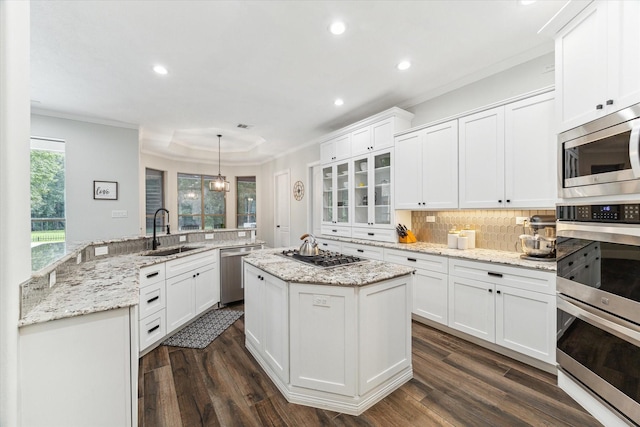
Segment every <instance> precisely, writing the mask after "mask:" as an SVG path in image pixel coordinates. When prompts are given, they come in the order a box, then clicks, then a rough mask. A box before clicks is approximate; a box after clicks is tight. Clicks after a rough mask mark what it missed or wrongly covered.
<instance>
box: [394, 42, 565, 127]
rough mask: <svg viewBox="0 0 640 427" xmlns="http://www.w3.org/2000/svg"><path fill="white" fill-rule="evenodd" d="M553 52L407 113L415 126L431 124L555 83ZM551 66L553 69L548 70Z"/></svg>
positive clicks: (442, 96)
mask: <svg viewBox="0 0 640 427" xmlns="http://www.w3.org/2000/svg"><path fill="white" fill-rule="evenodd" d="M553 65H554V54H553V52H551V53H548V54H546V55H543V56H540V57H538V58H535V59H532V60H531V61H528V62H525V63H523V64H520V65H516V66H515V67H512V68H509V69H507V70H505V71H502V72H500V73H497V74H494V75H492V76H489V77H487V78H484V79H482V80H478V81H477V82H475V83H471V84H468V85H466V86H463V87H461V88H459V89H456V90H453V91H451V92H447V93H445V94H443V95H440V96H438V97H436V98H433V99H430V100H428V101H425V102H423V103H421V104H418V105H415V106H413V107H411V108H406V110H408V111H411V112H412V113H414V114H415V117H414V118H413V120H412V122H411V125H412V127H415V126H420V125H423V124H426V123H431V122H434V121H436V120H440V119H443V118H446V117H450V116H453V115H456V114H460V113H463V112H465V111H469V110H472V109H475V108H480V107H483V106H485V105H489V104H493V103H495V102H499V101H502V100H504V99H508V98H512V97H514V96H517V95H522V94H524V93H527V92H531V91H533V90H536V89H541V88H544V87H547V86H552V85H553V84H554V81H555V79H554V72H553ZM549 67H551V68H549Z"/></svg>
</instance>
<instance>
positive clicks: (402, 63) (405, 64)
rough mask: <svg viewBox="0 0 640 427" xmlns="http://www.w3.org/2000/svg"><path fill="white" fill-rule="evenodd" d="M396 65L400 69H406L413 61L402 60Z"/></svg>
mask: <svg viewBox="0 0 640 427" xmlns="http://www.w3.org/2000/svg"><path fill="white" fill-rule="evenodd" d="M396 67H397V68H398V70H400V71H404V70H406V69H408V68H409V67H411V62H409V61H401V62H400V63H399V64H398V65H396Z"/></svg>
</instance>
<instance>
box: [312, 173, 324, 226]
mask: <svg viewBox="0 0 640 427" xmlns="http://www.w3.org/2000/svg"><path fill="white" fill-rule="evenodd" d="M309 187H310V190H311V194H309V197H311V221H310V223H311V229H312V230H313V234H314V235H316V236H319V235H320V234H322V231H321V228H322V166H321V165H316V166H313V167H312V168H311V185H310V186H309Z"/></svg>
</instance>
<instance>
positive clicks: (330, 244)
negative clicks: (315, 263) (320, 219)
mask: <svg viewBox="0 0 640 427" xmlns="http://www.w3.org/2000/svg"><path fill="white" fill-rule="evenodd" d="M316 241H317V242H318V247H319V248H320V250H323V251H331V252H342V243H340V242H339V241H337V240H328V239H322V238H317V239H316Z"/></svg>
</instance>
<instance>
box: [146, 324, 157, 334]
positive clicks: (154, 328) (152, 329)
mask: <svg viewBox="0 0 640 427" xmlns="http://www.w3.org/2000/svg"><path fill="white" fill-rule="evenodd" d="M158 328H160V325H156V326H154V327H153V328H151V329H149V330H148V331H147V332H148V333H151V332H153V331H155V330H156V329H158Z"/></svg>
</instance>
